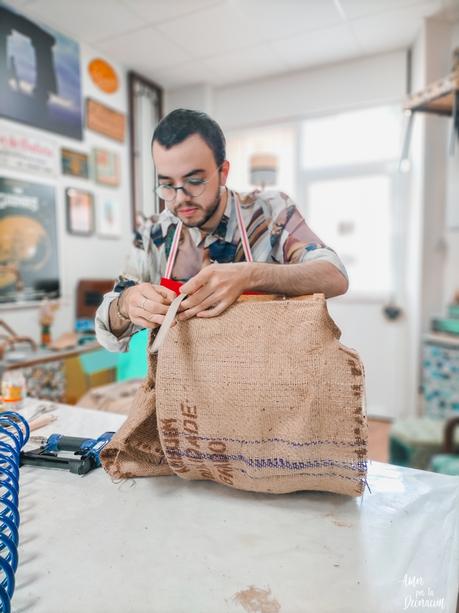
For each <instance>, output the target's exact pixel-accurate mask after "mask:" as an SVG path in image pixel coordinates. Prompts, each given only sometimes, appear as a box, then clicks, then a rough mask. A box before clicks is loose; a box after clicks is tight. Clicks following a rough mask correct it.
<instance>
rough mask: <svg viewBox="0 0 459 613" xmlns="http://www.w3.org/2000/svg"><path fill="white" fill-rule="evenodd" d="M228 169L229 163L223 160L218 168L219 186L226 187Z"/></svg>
mask: <svg viewBox="0 0 459 613" xmlns="http://www.w3.org/2000/svg"><path fill="white" fill-rule="evenodd" d="M229 169H230V163H229V162H228V160H225V161H224V162H223V164H222V165H221V168H220V185H221V186H223V185H226V180H227V179H228V173H229Z"/></svg>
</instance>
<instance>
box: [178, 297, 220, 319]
mask: <svg viewBox="0 0 459 613" xmlns="http://www.w3.org/2000/svg"><path fill="white" fill-rule="evenodd" d="M219 301H220V299H219V297H218V295H217V294H216V293H214V294H211V295H210V296H207V297H206V298H205V299H204V300H203V301H199V304H197V305H196V306H193V307H191V308H189V309H187V310H186V311H184V312H183V313H179V314H178V316H177V319H178V320H179V321H186V320H187V319H191V318H192V317H194V316H195V315H197V314H198V313H201V312H202V311H205V310H206V309H209V308H211V307H214V306H215V305H216V304H217V303H219ZM184 302H186V300H184Z"/></svg>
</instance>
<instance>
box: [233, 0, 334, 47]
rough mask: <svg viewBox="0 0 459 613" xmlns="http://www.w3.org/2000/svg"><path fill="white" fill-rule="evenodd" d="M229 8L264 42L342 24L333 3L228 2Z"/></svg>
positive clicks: (285, 0) (313, 0)
mask: <svg viewBox="0 0 459 613" xmlns="http://www.w3.org/2000/svg"><path fill="white" fill-rule="evenodd" d="M230 4H231V5H232V6H233V8H234V9H235V10H238V11H240V13H241V14H242V15H243V16H244V18H245V19H246V20H248V22H249V24H250V26H251V27H252V29H254V30H257V31H259V32H260V33H262V34H263V36H264V37H265V38H266V39H276V38H285V37H287V36H290V35H292V34H297V33H299V32H309V31H311V30H318V29H320V28H325V27H327V26H334V25H337V24H339V23H342V21H343V19H342V17H341V15H340V12H339V11H338V10H337V8H336V6H335V3H334V2H333V0H306V1H305V0H281V1H279V0H264V1H263V2H257V1H256V0H255V1H253V0H247V1H245V2H244V1H242V2H241V1H240V0H230Z"/></svg>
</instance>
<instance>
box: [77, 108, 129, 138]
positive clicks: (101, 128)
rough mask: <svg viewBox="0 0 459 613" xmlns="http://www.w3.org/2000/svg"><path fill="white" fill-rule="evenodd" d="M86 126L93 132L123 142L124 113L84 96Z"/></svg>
mask: <svg viewBox="0 0 459 613" xmlns="http://www.w3.org/2000/svg"><path fill="white" fill-rule="evenodd" d="M86 127H87V128H88V129H89V130H92V131H93V132H98V133H99V134H103V135H104V136H107V137H108V138H112V139H113V140H117V141H119V142H120V143H124V133H125V129H126V117H125V115H124V113H120V112H119V111H115V109H112V108H110V107H109V106H106V105H105V104H102V103H101V102H97V101H96V100H93V99H92V98H86Z"/></svg>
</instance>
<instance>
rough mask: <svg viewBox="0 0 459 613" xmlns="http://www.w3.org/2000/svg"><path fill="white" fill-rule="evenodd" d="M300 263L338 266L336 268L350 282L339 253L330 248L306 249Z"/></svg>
mask: <svg viewBox="0 0 459 613" xmlns="http://www.w3.org/2000/svg"><path fill="white" fill-rule="evenodd" d="M298 261H299V262H329V263H330V264H333V266H336V268H337V269H338V270H339V271H340V273H342V275H343V276H344V278H345V279H346V281H347V282H349V277H348V274H347V271H346V268H345V266H344V264H343V263H342V261H341V260H340V258H339V257H338V255H337V253H336V252H335V251H333V249H330V247H318V248H317V249H312V250H311V249H310V250H308V249H307V248H305V249H304V251H303V253H302V255H301V257H300V259H299V260H298Z"/></svg>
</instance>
